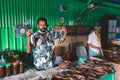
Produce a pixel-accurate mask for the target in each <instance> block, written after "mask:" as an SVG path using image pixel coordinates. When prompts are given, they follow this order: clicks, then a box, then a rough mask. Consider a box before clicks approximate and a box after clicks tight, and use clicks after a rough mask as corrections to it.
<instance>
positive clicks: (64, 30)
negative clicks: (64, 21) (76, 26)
mask: <svg viewBox="0 0 120 80" xmlns="http://www.w3.org/2000/svg"><path fill="white" fill-rule="evenodd" d="M61 30H62V31H63V32H64V33H65V34H67V28H66V27H65V26H63V27H62V29H61Z"/></svg>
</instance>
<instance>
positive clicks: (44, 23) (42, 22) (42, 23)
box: [37, 18, 48, 32]
mask: <svg viewBox="0 0 120 80" xmlns="http://www.w3.org/2000/svg"><path fill="white" fill-rule="evenodd" d="M37 26H38V28H39V30H40V31H41V32H45V31H46V30H47V26H48V24H47V19H45V18H39V19H38V20H37Z"/></svg>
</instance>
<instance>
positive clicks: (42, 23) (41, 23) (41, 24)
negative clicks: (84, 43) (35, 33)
mask: <svg viewBox="0 0 120 80" xmlns="http://www.w3.org/2000/svg"><path fill="white" fill-rule="evenodd" d="M37 26H38V28H39V29H41V30H43V31H44V30H45V29H47V24H46V22H45V21H42V20H41V21H39V23H38V25H37ZM61 30H62V31H63V32H64V33H65V34H67V29H66V27H62V29H61ZM31 34H32V31H31V30H28V31H27V32H26V36H27V45H26V51H27V53H30V52H31V50H32V46H35V43H33V44H31V41H30V35H31ZM42 37H43V38H44V39H46V37H47V36H46V34H44V35H42Z"/></svg>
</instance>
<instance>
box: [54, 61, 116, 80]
mask: <svg viewBox="0 0 120 80" xmlns="http://www.w3.org/2000/svg"><path fill="white" fill-rule="evenodd" d="M114 72H115V70H114V66H113V64H111V63H109V62H105V61H97V60H87V61H86V64H84V65H81V66H80V67H79V68H78V67H77V68H74V69H72V70H70V71H65V72H62V73H57V74H55V75H53V78H52V80H99V79H100V78H101V77H102V76H105V75H107V74H110V73H114Z"/></svg>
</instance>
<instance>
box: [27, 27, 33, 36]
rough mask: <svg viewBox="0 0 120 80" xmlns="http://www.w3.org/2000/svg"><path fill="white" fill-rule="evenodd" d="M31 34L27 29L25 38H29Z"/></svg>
mask: <svg viewBox="0 0 120 80" xmlns="http://www.w3.org/2000/svg"><path fill="white" fill-rule="evenodd" d="M31 34H32V31H31V30H30V29H29V30H28V31H27V32H26V36H27V37H30V35H31Z"/></svg>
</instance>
